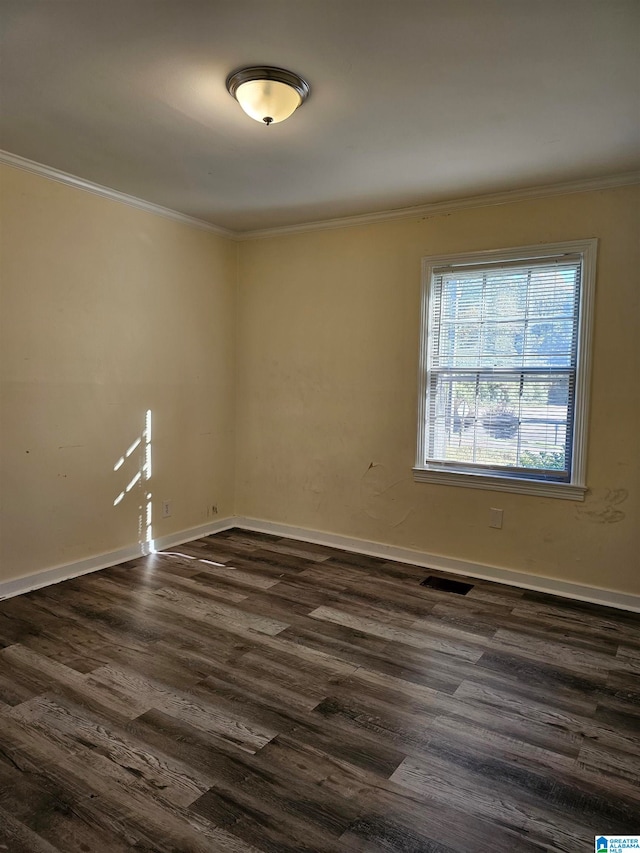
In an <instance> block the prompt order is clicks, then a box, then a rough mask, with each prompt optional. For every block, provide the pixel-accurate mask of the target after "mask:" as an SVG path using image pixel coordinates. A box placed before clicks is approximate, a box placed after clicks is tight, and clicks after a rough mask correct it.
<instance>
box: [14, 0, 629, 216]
mask: <svg viewBox="0 0 640 853" xmlns="http://www.w3.org/2000/svg"><path fill="white" fill-rule="evenodd" d="M0 12H1V15H2V21H1V22H0V23H1V25H2V32H3V39H2V41H3V44H2V47H1V49H2V65H1V67H0V74H1V85H2V88H1V94H2V120H1V124H0V131H1V135H0V147H2V148H4V149H5V150H7V151H10V152H12V153H14V154H18V155H21V156H22V157H26V158H29V159H31V160H35V161H37V162H39V163H43V164H46V165H47V166H52V167H54V168H56V169H60V170H62V171H65V172H69V173H71V174H73V175H77V176H79V177H81V178H84V179H86V180H89V181H93V182H95V183H98V184H102V185H104V186H108V187H111V188H113V189H116V190H119V191H121V192H125V193H128V194H130V195H134V196H137V197H139V198H142V199H146V200H148V201H151V202H154V203H156V204H160V205H163V206H165V207H169V208H172V209H174V210H177V211H181V212H183V213H186V214H189V215H191V216H195V217H198V218H200V219H204V220H207V221H209V222H212V223H215V224H217V225H221V226H224V227H226V228H230V229H234V230H239V231H246V230H251V229H257V228H266V227H274V226H278V225H289V224H295V223H301V222H310V221H315V220H321V219H327V218H332V217H337V216H347V215H354V214H362V213H368V212H372V211H377V210H386V209H392V208H399V207H407V206H411V205H419V204H425V203H429V202H434V201H442V200H448V199H453V198H460V197H465V196H473V195H479V194H483V193H490V192H501V191H505V190H510V189H518V188H523V187H531V186H538V185H546V184H553V183H557V182H561V181H573V180H578V179H585V178H592V177H599V176H604V175H614V174H618V173H622V172H628V171H632V170H636V169H638V168H639V167H640V106H639V105H640V51H639V50H638V45H639V38H638V36H639V35H640V2H638V0H232V2H231V0H229V2H227V0H208V2H205V0H124V2H123V0H0ZM252 64H267V65H280V66H283V67H285V68H290V69H291V70H293V71H297V72H298V73H300V74H301V75H302V76H304V77H306V79H307V80H308V81H309V83H310V84H311V89H312V91H311V96H310V98H309V100H308V101H307V103H306V104H304V105H303V106H302V108H301V109H300V110H298V111H297V112H296V113H295V114H294V115H293V117H292V118H291V119H289V120H288V121H286V122H284V123H283V124H278V125H274V126H272V127H270V128H266V127H263V126H261V125H259V124H258V123H257V122H254V121H252V120H251V119H250V118H248V117H247V116H246V115H245V114H244V113H243V112H242V111H241V109H240V107H239V105H238V104H237V103H236V102H235V101H234V100H233V99H232V98H231V96H230V95H229V94H228V93H227V91H226V89H225V78H226V76H227V74H228V73H229V72H230V71H232V70H235V69H236V68H238V67H239V66H242V65H252Z"/></svg>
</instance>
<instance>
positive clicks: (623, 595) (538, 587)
mask: <svg viewBox="0 0 640 853" xmlns="http://www.w3.org/2000/svg"><path fill="white" fill-rule="evenodd" d="M234 526H235V527H243V528H244V529H245V530H254V531H256V532H257V533H271V534H273V535H274V536H286V537H287V538H289V539H297V540H299V541H302V542H313V543H315V544H317V545H328V546H330V547H332V548H340V549H341V550H343V551H354V552H356V553H358V554H367V555H368V556H370V557H381V558H382V559H384V560H392V561H394V562H398V563H409V564H410V565H413V566H424V568H428V569H435V570H436V571H441V572H449V573H450V574H453V575H465V576H466V577H469V578H478V579H480V580H487V581H494V582H495V583H504V584H509V585H510V586H517V587H520V588H522V589H529V590H533V591H534V592H546V593H549V594H550V595H559V596H561V597H562V598H572V599H574V600H577V601H587V602H590V603H592V604H602V605H605V606H607V607H617V608H618V609H620V610H632V611H634V612H636V613H640V595H633V594H631V593H627V592H618V591H616V590H612V589H601V588H600V587H595V586H587V585H585V584H579V583H572V582H570V581H561V580H555V579H554V578H546V577H543V576H541V575H531V574H527V573H525V572H516V571H513V570H511V569H501V568H498V567H497V566H487V565H483V564H482V563H472V562H469V561H467V560H458V559H455V558H453V557H443V556H441V555H439V554H428V553H426V552H425V551H414V550H412V549H411V548H401V547H399V546H396V545H385V544H383V543H382V542H369V541H367V540H365V539H352V538H350V537H349V536H339V535H337V534H335V533H324V532H322V531H320V530H308V529H306V528H303V527H294V526H292V525H289V524H276V523H275V522H272V521H262V520H260V519H257V518H243V517H238V518H236V519H235V525H234Z"/></svg>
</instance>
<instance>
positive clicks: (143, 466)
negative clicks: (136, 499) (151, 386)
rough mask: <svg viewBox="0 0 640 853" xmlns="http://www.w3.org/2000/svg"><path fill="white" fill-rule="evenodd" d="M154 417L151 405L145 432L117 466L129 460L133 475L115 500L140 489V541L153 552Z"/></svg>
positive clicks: (117, 467) (143, 548) (118, 468)
mask: <svg viewBox="0 0 640 853" xmlns="http://www.w3.org/2000/svg"><path fill="white" fill-rule="evenodd" d="M151 420H152V417H151V409H147V412H146V414H145V419H144V429H143V430H142V433H141V434H140V435H139V436H137V437H136V438H135V439H134V441H133V442H132V443H131V444H130V445H129V447H128V449H127V451H126V452H125V453H124V455H123V456H121V457H120V458H119V459H118V461H117V462H116V463H115V465H114V466H113V470H114V472H117V471H119V470H120V469H121V468H122V467H123V466H125V464H126V467H127V470H128V474H129V476H130V480H129V482H128V483H127V485H126V486H125V488H124V489H123V490H122V491H121V492H120V494H119V495H118V496H117V497H116V499H115V500H114V502H113V505H114V507H116V506H118V504H120V503H122V501H123V500H124V499H125V497H127V495H129V494H130V493H131V492H132V491H133V490H134V489H136V492H135V493H136V494H139V495H140V496H141V500H140V503H139V505H138V511H139V515H138V541H139V543H140V546H141V551H142V553H143V554H153V553H155V550H156V549H155V545H154V541H153V500H152V498H153V494H152V492H151V491H149V486H148V483H149V480H150V479H151V472H152V466H151V456H152V453H151ZM136 450H137V451H138V453H136ZM134 454H135V456H134ZM129 460H130V461H129ZM133 462H136V463H137V468H138V470H137V471H135V473H133V472H132V470H131V468H132V463H133ZM136 487H137V488H136Z"/></svg>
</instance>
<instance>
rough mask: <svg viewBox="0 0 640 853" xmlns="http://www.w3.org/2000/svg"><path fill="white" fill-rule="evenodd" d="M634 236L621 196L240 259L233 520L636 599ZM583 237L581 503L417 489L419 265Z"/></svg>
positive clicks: (432, 221)
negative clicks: (587, 353) (585, 397)
mask: <svg viewBox="0 0 640 853" xmlns="http://www.w3.org/2000/svg"><path fill="white" fill-rule="evenodd" d="M638 224H639V222H638V189H637V188H625V189H619V190H610V191H604V192H591V193H583V194H577V195H567V196H559V197H554V198H548V199H543V200H535V201H529V202H518V203H513V204H507V205H502V206H496V207H487V208H482V209H475V210H468V211H459V212H456V213H451V214H448V215H438V216H431V217H421V218H416V219H415V220H402V221H396V222H386V223H380V224H376V225H370V226H366V227H351V228H342V229H336V230H330V231H317V232H310V233H306V234H300V235H292V236H280V237H272V238H269V239H264V240H253V241H249V242H246V243H243V244H242V246H241V254H240V292H239V294H240V295H239V326H238V328H239V341H238V376H239V383H238V410H237V411H238V441H237V446H238V457H237V483H236V491H237V503H236V510H237V512H238V513H239V514H242V515H246V516H251V517H254V518H260V519H269V520H273V521H276V522H281V523H288V524H293V525H299V526H302V527H307V528H313V529H316V530H321V531H329V532H333V533H338V534H342V535H346V536H351V537H356V538H362V539H368V540H374V541H376V542H382V543H388V544H392V545H398V546H403V547H409V548H416V549H419V550H423V551H427V552H430V553H432V554H440V555H445V556H448V557H456V558H460V559H465V560H470V561H474V562H478V563H484V564H489V565H493V566H500V567H505V568H510V569H515V570H519V571H522V572H528V573H533V574H536V575H542V576H546V577H552V578H556V579H563V580H566V581H572V582H578V583H584V584H590V585H593V586H598V587H604V588H609V589H615V590H620V591H626V592H630V593H640V561H639V559H638V554H639V553H640V547H639V546H640V542H639V537H638V523H637V521H638V502H639V488H638V487H639V485H640V483H639V477H638V434H639V432H640V407H639V404H638V387H639V384H640V383H639V382H638V368H639V367H640V365H639V361H638V339H639V337H640V326H639V322H638V321H639V319H640V317H639V312H638V299H639V294H640V287H639V277H638V270H639V269H640V255H639V242H638V236H639V231H638ZM588 237H598V238H599V240H600V244H599V257H598V277H597V295H596V320H595V339H594V363H593V382H592V405H591V418H590V438H589V453H588V472H587V476H588V485H589V487H590V491H589V494H588V497H587V500H586V501H585V502H584V503H577V502H575V503H574V502H570V501H564V500H554V499H550V498H539V497H533V496H528V495H516V494H506V493H499V492H489V491H480V490H472V489H464V488H455V487H449V486H441V485H435V484H427V483H419V484H416V483H414V482H413V480H412V475H411V467H412V465H413V462H414V454H415V433H416V388H417V354H418V332H419V328H418V315H419V304H420V259H421V258H422V257H423V256H425V255H429V254H440V253H445V252H464V251H473V250H481V249H496V248H501V247H515V246H521V245H530V244H535V243H546V242H558V241H562V240H571V239H582V238H588ZM489 507H502V508H503V509H504V527H503V529H502V530H493V529H490V528H489V527H488V521H489Z"/></svg>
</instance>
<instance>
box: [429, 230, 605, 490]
mask: <svg viewBox="0 0 640 853" xmlns="http://www.w3.org/2000/svg"><path fill="white" fill-rule="evenodd" d="M597 248H598V241H597V239H596V238H592V239H588V240H571V241H567V242H563V243H541V244H538V245H535V246H520V247H517V248H513V249H490V250H487V251H481V252H465V253H456V254H446V255H430V256H428V257H425V258H423V259H422V308H421V315H420V358H419V369H418V435H417V450H416V463H415V466H414V468H413V477H414V480H415V481H416V482H422V483H440V484H441V485H447V486H462V487H466V488H472V489H489V490H492V491H501V492H516V493H520V494H531V495H540V496H543V497H553V498H562V499H565V500H572V501H582V500H584V496H585V492H586V490H587V485H586V463H587V426H588V416H589V391H590V384H591V346H592V338H593V309H594V298H595V279H596V260H597ZM565 255H574V256H575V255H580V257H581V276H580V294H579V302H578V339H577V352H576V382H575V398H574V409H573V440H572V453H571V479H570V481H568V482H560V481H552V480H547V479H542V478H540V479H536V478H535V477H531V476H529V475H528V476H527V477H518V476H517V475H516V476H513V475H508V474H505V473H504V471H501V470H498V469H496V470H495V473H491V472H489V471H483V472H482V473H478V472H476V471H471V470H460V468H461V467H463V466H460V465H457V464H456V463H451V465H447V464H446V463H444V464H437V465H436V464H433V463H428V462H426V460H425V456H426V453H425V450H426V447H427V439H428V427H427V390H428V383H429V377H428V364H429V338H430V335H429V333H430V329H429V314H430V305H431V298H432V289H433V282H434V275H433V273H434V270H435V269H439V268H441V267H444V266H450V267H453V268H456V267H458V268H460V269H464V268H465V267H468V266H475V265H479V264H480V265H482V264H486V265H487V267H491V266H493V265H499V264H501V263H505V262H513V261H540V262H544V261H552V260H557V259H559V258H562V257H563V256H565Z"/></svg>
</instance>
